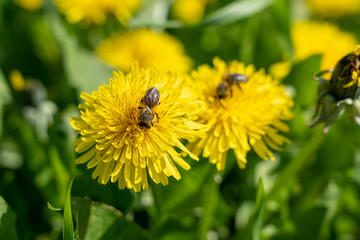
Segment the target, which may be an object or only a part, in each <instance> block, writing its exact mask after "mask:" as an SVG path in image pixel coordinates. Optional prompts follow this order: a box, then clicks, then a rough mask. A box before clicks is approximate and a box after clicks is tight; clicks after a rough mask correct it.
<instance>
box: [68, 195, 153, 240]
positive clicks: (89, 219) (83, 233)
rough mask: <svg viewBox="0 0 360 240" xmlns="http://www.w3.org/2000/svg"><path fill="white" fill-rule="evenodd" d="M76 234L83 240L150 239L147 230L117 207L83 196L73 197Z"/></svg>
mask: <svg viewBox="0 0 360 240" xmlns="http://www.w3.org/2000/svg"><path fill="white" fill-rule="evenodd" d="M73 201H74V216H75V219H76V223H77V224H76V225H77V229H76V236H77V238H79V239H83V240H97V239H103V240H105V239H113V240H116V239H118V240H122V239H139V240H140V239H149V236H148V234H147V232H146V231H144V230H143V229H142V228H141V227H139V226H138V225H137V224H136V223H134V222H131V221H129V220H127V219H126V217H125V216H124V215H123V214H122V213H121V212H119V211H118V210H116V209H115V208H113V207H111V206H109V205H106V204H103V203H99V202H93V201H90V200H87V199H83V198H73Z"/></svg>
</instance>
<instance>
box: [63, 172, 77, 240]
mask: <svg viewBox="0 0 360 240" xmlns="http://www.w3.org/2000/svg"><path fill="white" fill-rule="evenodd" d="M73 181H74V178H72V179H71V181H70V184H69V187H68V190H67V192H66V198H65V207H64V218H63V239H64V240H73V239H74V223H73V219H72V214H71V202H70V198H71V187H72V183H73Z"/></svg>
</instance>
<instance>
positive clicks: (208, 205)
mask: <svg viewBox="0 0 360 240" xmlns="http://www.w3.org/2000/svg"><path fill="white" fill-rule="evenodd" d="M211 169H212V170H211V171H210V174H209V177H208V182H207V184H205V185H204V187H203V192H202V194H201V195H202V196H203V199H202V208H203V211H202V214H201V218H200V221H199V227H198V238H197V239H204V240H205V239H207V233H208V232H209V230H210V229H211V227H212V223H213V219H214V218H215V216H214V213H215V209H216V207H217V205H218V198H219V184H218V183H216V182H215V179H214V175H215V172H216V171H217V169H216V166H214V165H213V166H211Z"/></svg>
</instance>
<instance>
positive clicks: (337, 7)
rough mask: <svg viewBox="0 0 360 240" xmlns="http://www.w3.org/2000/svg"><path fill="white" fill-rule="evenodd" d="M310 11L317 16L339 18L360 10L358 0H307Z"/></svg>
mask: <svg viewBox="0 0 360 240" xmlns="http://www.w3.org/2000/svg"><path fill="white" fill-rule="evenodd" d="M306 2H307V4H308V6H309V8H310V11H311V12H312V13H313V14H315V15H319V16H323V17H330V18H339V17H343V16H347V15H353V14H356V13H359V12H360V1H358V0H307V1H306Z"/></svg>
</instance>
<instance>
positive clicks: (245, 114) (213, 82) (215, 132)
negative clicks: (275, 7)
mask: <svg viewBox="0 0 360 240" xmlns="http://www.w3.org/2000/svg"><path fill="white" fill-rule="evenodd" d="M213 62H214V67H213V68H211V67H210V66H208V65H201V66H199V67H198V69H197V70H195V71H193V72H192V73H191V78H192V79H193V84H194V88H196V89H197V92H199V93H200V99H202V100H203V101H204V102H205V105H206V111H204V112H202V113H201V115H200V120H199V122H200V123H202V124H206V125H207V126H208V131H207V137H206V138H203V139H197V140H196V141H195V142H192V143H190V144H189V149H191V150H192V151H193V152H194V153H195V154H197V155H199V154H200V153H201V152H202V155H203V157H208V158H209V161H210V162H211V163H213V164H216V166H217V169H218V170H223V169H224V167H225V163H226V155H227V152H228V151H229V150H230V149H233V150H234V153H235V156H236V159H237V163H238V165H239V167H240V168H244V167H245V166H246V162H247V161H246V155H247V152H248V151H249V150H250V149H251V148H252V149H254V151H255V152H256V153H257V155H259V157H261V158H262V159H268V158H270V159H272V160H274V156H273V153H272V151H271V149H274V150H281V148H280V146H281V145H282V144H283V143H285V142H288V139H286V138H285V137H283V136H282V135H280V131H283V132H288V131H289V128H288V126H287V125H286V124H285V123H283V121H284V120H288V119H290V118H291V117H292V113H291V111H290V108H291V107H292V105H293V101H292V99H291V97H290V96H288V95H287V94H285V87H284V86H283V85H281V84H280V83H279V81H276V80H273V79H272V78H271V77H270V76H269V75H266V74H265V73H264V71H263V70H260V71H256V70H255V67H254V66H253V65H249V66H245V65H244V64H243V63H239V62H237V61H232V62H230V63H228V64H226V63H225V62H224V61H222V60H220V59H219V58H215V59H214V60H213ZM229 74H242V75H238V76H239V77H240V79H241V78H244V77H245V78H247V79H248V80H247V82H242V83H240V84H239V85H237V84H233V85H231V84H229V85H227V84H225V86H227V87H228V88H227V90H228V92H227V94H225V95H223V96H221V95H220V94H219V93H224V89H222V86H224V84H223V83H224V81H225V80H226V78H228V76H230V75H229ZM235 76H236V75H235ZM225 82H226V81H225Z"/></svg>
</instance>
